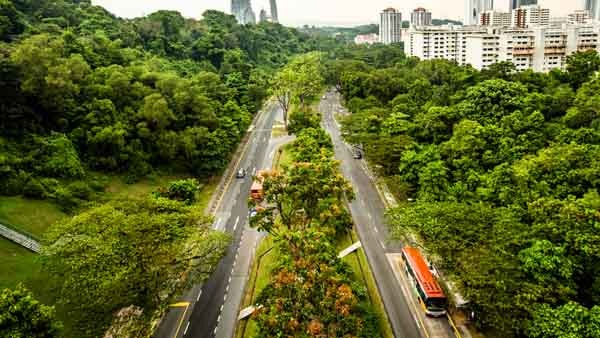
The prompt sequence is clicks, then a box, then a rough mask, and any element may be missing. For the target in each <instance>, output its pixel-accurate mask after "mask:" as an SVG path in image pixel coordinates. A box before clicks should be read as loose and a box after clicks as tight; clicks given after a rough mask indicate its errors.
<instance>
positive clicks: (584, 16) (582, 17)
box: [567, 9, 592, 25]
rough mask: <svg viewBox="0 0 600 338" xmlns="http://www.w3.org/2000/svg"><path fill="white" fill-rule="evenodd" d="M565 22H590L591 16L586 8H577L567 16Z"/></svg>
mask: <svg viewBox="0 0 600 338" xmlns="http://www.w3.org/2000/svg"><path fill="white" fill-rule="evenodd" d="M567 22H568V23H569V24H571V25H576V24H587V23H591V22H592V16H591V15H590V12H589V11H588V10H585V9H584V10H577V11H574V12H573V13H571V14H569V16H567Z"/></svg>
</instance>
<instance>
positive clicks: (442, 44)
mask: <svg viewBox="0 0 600 338" xmlns="http://www.w3.org/2000/svg"><path fill="white" fill-rule="evenodd" d="M486 32H487V29H486V28H485V27H480V26H453V25H447V26H429V27H418V28H417V27H411V28H410V29H409V31H408V33H407V35H406V36H405V37H404V53H405V54H406V55H408V56H416V57H418V58H420V59H422V60H431V59H446V60H453V61H456V62H457V63H459V64H461V65H463V64H465V63H466V44H467V40H466V38H467V36H469V35H472V34H482V33H486Z"/></svg>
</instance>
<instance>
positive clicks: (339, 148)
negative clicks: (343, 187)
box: [320, 92, 452, 338]
mask: <svg viewBox="0 0 600 338" xmlns="http://www.w3.org/2000/svg"><path fill="white" fill-rule="evenodd" d="M340 101H341V98H340V96H339V94H337V93H333V92H329V93H327V95H326V97H325V98H324V99H323V100H322V101H321V105H320V110H321V112H322V113H323V121H322V124H323V126H324V127H325V129H326V130H327V131H328V132H329V134H330V135H331V137H332V139H333V143H334V146H335V156H336V158H337V159H338V160H340V161H341V167H342V172H343V174H344V176H345V177H346V178H347V179H348V180H349V181H350V182H351V183H352V186H353V187H354V192H355V193H356V199H355V200H354V201H353V202H352V203H350V211H351V213H352V217H353V218H354V222H355V224H356V229H357V232H358V235H359V238H360V240H361V242H362V246H363V249H364V250H365V254H366V256H367V259H368V261H369V265H370V267H371V270H372V271H373V275H374V277H375V280H376V282H377V287H378V289H379V293H380V295H381V298H382V300H383V303H384V306H385V310H386V312H387V314H388V318H389V320H390V324H391V326H392V329H393V331H394V335H395V337H397V338H421V337H423V338H433V337H436V338H437V337H452V335H450V334H448V333H449V331H448V330H447V329H445V327H444V328H443V329H442V330H441V331H442V332H441V333H437V332H436V333H433V334H432V332H431V327H432V325H433V326H436V325H442V326H447V325H446V324H445V323H444V322H443V321H444V320H443V319H441V320H436V319H428V318H424V316H423V313H422V311H421V309H419V308H417V306H416V304H415V300H414V298H411V290H410V286H408V285H406V284H405V283H402V282H400V281H399V279H398V278H397V274H395V271H394V268H396V267H394V268H392V265H393V264H394V263H393V262H392V261H391V260H390V259H389V258H390V257H391V256H392V255H393V254H397V253H399V252H401V249H402V244H401V243H399V242H398V241H392V240H391V239H390V235H389V231H388V229H387V227H386V226H385V219H384V218H385V216H384V215H385V204H384V203H383V201H382V199H381V197H380V195H379V192H378V191H377V188H376V186H375V182H374V178H373V177H371V174H370V172H369V170H368V168H367V167H366V163H365V162H364V161H362V160H357V159H354V157H353V150H352V149H351V148H350V147H349V146H348V145H347V144H346V143H344V141H343V139H342V136H341V133H340V127H339V125H338V123H337V122H336V120H335V116H334V114H335V113H336V112H338V111H340V110H341V103H340ZM390 254H392V255H390Z"/></svg>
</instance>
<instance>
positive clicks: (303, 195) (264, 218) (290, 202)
mask: <svg viewBox="0 0 600 338" xmlns="http://www.w3.org/2000/svg"><path fill="white" fill-rule="evenodd" d="M330 155H331V154H330V153H329V154H327V153H326V152H324V153H323V155H322V158H321V159H320V160H318V161H315V162H313V163H311V162H305V163H296V164H294V165H292V166H291V167H290V168H288V169H287V170H286V172H285V174H282V173H277V172H274V173H270V174H267V175H266V177H265V181H264V184H263V187H264V195H265V199H266V201H267V205H268V206H267V207H266V208H264V209H263V210H260V211H259V212H258V215H257V216H256V217H254V218H253V219H252V220H251V224H252V225H253V226H254V227H256V228H258V229H260V230H263V231H267V232H269V233H270V234H272V235H274V236H280V235H281V234H282V233H283V232H284V231H286V230H288V231H300V230H304V229H308V228H310V227H314V226H317V227H319V228H321V229H322V228H326V227H330V228H331V229H333V230H335V231H339V232H341V231H342V230H345V229H347V228H348V227H351V224H352V223H351V219H349V216H348V212H347V211H346V209H345V207H344V204H343V203H344V202H343V201H344V199H345V198H347V199H348V200H352V199H353V198H354V192H353V190H352V187H351V186H350V184H349V183H348V181H346V179H344V177H343V176H342V175H341V174H340V173H339V162H337V161H334V160H331V159H329V158H328V157H329V156H330ZM314 187H319V189H315V188H314ZM340 220H342V221H343V222H341V223H340V222H338V221H340ZM313 221H314V222H318V224H313ZM281 228H283V229H281Z"/></svg>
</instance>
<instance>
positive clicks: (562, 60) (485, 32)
mask: <svg viewBox="0 0 600 338" xmlns="http://www.w3.org/2000/svg"><path fill="white" fill-rule="evenodd" d="M404 49H405V53H406V54H407V55H408V56H415V57H418V58H420V59H422V60H431V59H447V60H452V61H456V62H457V63H459V64H461V65H467V64H470V65H472V66H473V67H474V68H476V69H485V68H488V67H489V66H491V65H492V64H494V63H497V62H502V61H506V62H511V63H512V64H514V65H515V66H516V68H517V69H518V70H526V69H533V70H534V71H537V72H548V71H550V70H552V69H555V68H558V69H564V68H565V67H566V60H567V57H568V56H569V55H571V54H573V53H575V52H578V51H586V50H596V51H599V52H600V23H598V22H595V23H591V24H576V25H569V24H566V23H565V24H562V25H559V26H550V25H546V26H539V25H537V26H533V27H528V28H519V27H492V26H489V27H482V26H462V27H456V26H451V25H448V26H440V27H421V28H418V29H415V28H411V29H410V31H409V33H408V34H407V36H406V37H405V44H404Z"/></svg>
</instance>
